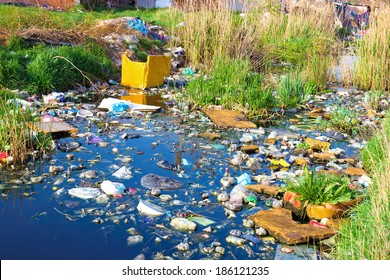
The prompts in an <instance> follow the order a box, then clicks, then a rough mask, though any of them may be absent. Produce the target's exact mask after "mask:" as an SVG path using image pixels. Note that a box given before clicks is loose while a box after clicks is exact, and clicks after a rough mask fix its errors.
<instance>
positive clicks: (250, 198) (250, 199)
mask: <svg viewBox="0 0 390 280" xmlns="http://www.w3.org/2000/svg"><path fill="white" fill-rule="evenodd" d="M244 201H245V202H246V203H249V202H252V203H254V204H256V205H257V197H256V196H254V195H248V196H246V197H245V198H244Z"/></svg>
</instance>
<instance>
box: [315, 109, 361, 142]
mask: <svg viewBox="0 0 390 280" xmlns="http://www.w3.org/2000/svg"><path fill="white" fill-rule="evenodd" d="M332 109H333V110H332V112H331V114H330V117H329V120H326V121H323V122H322V125H323V126H325V127H327V128H333V129H336V130H339V131H341V132H345V133H348V134H350V135H356V134H357V133H358V132H359V130H360V129H362V128H361V126H360V124H359V113H358V112H356V111H355V110H353V109H351V108H347V107H344V106H341V105H335V106H333V108H332Z"/></svg>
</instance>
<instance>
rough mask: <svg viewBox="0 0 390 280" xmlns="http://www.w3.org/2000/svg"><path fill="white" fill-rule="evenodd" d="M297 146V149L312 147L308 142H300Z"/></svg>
mask: <svg viewBox="0 0 390 280" xmlns="http://www.w3.org/2000/svg"><path fill="white" fill-rule="evenodd" d="M295 147H296V148H297V149H309V148H310V145H309V144H307V143H298V144H297V145H296V146H295Z"/></svg>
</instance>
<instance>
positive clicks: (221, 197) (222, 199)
mask: <svg viewBox="0 0 390 280" xmlns="http://www.w3.org/2000/svg"><path fill="white" fill-rule="evenodd" d="M229 199H230V197H229V195H228V194H227V192H223V193H220V194H219V195H218V196H217V200H218V201H219V202H225V201H228V200H229Z"/></svg>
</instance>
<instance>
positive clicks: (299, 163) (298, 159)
mask: <svg viewBox="0 0 390 280" xmlns="http://www.w3.org/2000/svg"><path fill="white" fill-rule="evenodd" d="M295 163H296V164H298V165H301V166H305V165H309V164H310V163H309V161H308V160H306V159H304V158H297V159H296V160H295Z"/></svg>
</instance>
